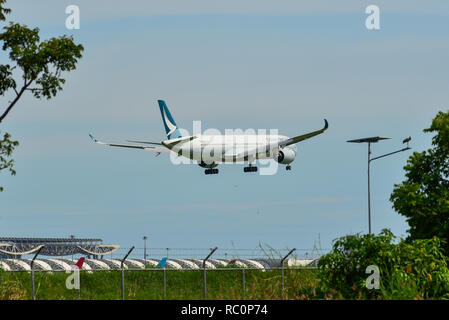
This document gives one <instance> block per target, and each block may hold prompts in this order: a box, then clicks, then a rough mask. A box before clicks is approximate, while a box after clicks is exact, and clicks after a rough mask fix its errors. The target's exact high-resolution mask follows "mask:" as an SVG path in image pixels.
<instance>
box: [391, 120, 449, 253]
mask: <svg viewBox="0 0 449 320" xmlns="http://www.w3.org/2000/svg"><path fill="white" fill-rule="evenodd" d="M424 132H429V133H432V132H434V133H436V135H435V136H434V137H433V138H432V146H433V147H432V148H431V149H429V150H427V151H423V152H420V153H419V152H414V153H413V154H412V155H411V156H410V158H409V159H408V161H407V164H406V165H405V167H404V170H405V171H406V180H405V181H404V182H402V183H401V184H397V185H395V187H394V190H393V192H392V194H391V196H390V200H391V201H392V202H393V208H394V209H395V210H396V211H397V212H398V213H399V214H401V215H403V216H405V217H406V218H407V222H408V224H409V226H410V229H409V230H408V231H409V233H410V236H409V237H408V240H410V241H412V240H415V239H429V238H432V237H433V236H437V237H439V238H441V239H445V240H446V245H445V252H446V255H449V246H448V245H447V243H448V241H449V111H447V112H439V113H438V114H437V116H436V117H435V118H434V119H433V121H432V125H431V126H430V128H428V129H425V130H424Z"/></svg>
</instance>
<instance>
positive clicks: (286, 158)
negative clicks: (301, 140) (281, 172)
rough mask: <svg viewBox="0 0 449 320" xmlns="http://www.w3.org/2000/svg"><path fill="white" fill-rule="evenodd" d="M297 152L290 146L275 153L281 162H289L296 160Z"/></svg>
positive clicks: (275, 157)
mask: <svg viewBox="0 0 449 320" xmlns="http://www.w3.org/2000/svg"><path fill="white" fill-rule="evenodd" d="M295 157H296V152H295V150H293V149H290V148H284V149H280V150H279V151H278V153H276V154H275V155H274V160H275V161H277V162H279V163H281V164H289V163H292V162H293V160H295Z"/></svg>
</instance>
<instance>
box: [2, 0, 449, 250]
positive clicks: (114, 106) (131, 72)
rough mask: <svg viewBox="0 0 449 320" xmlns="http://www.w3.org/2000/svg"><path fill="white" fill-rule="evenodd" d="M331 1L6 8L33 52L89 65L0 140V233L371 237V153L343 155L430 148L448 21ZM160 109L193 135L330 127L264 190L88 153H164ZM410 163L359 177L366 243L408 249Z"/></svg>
mask: <svg viewBox="0 0 449 320" xmlns="http://www.w3.org/2000/svg"><path fill="white" fill-rule="evenodd" d="M334 2H335V1H314V2H313V4H298V3H297V1H280V2H272V1H271V2H268V1H257V2H256V1H252V0H251V1H247V2H244V3H241V2H237V1H227V2H214V1H200V0H197V1H190V2H189V1H165V2H162V1H152V2H148V1H135V2H133V3H132V4H129V3H128V4H127V5H126V6H125V5H124V4H116V5H111V4H110V2H105V1H96V2H94V3H91V2H90V1H52V0H45V1H44V0H42V1H39V4H37V3H35V2H32V3H30V2H29V1H24V0H22V1H14V2H12V1H10V3H8V5H9V6H10V7H11V8H12V9H13V15H11V19H12V20H14V21H19V22H22V23H26V24H28V25H29V26H39V27H40V28H41V33H42V38H43V39H44V38H48V37H50V36H56V35H62V34H73V36H74V37H75V39H76V41H77V42H80V43H82V44H83V45H84V47H85V51H84V57H83V58H82V60H81V61H80V63H79V67H78V69H77V70H76V71H75V72H72V73H71V74H68V75H66V78H67V83H66V85H65V86H64V90H63V91H62V92H61V93H60V94H59V95H58V96H57V97H56V98H55V99H52V100H50V101H45V100H43V101H38V100H35V99H33V98H32V97H31V96H27V97H25V98H24V99H22V100H21V101H20V103H19V104H18V105H17V107H16V108H15V109H14V110H13V112H12V113H11V114H10V115H9V116H8V118H7V119H6V121H5V122H4V123H3V124H2V127H1V130H2V131H8V132H10V133H11V134H12V135H13V137H14V138H15V139H17V140H19V141H20V143H21V145H20V147H18V148H17V150H16V152H15V153H14V158H15V160H16V170H17V175H16V176H14V177H11V176H9V175H7V174H5V173H1V174H0V183H1V184H2V185H4V186H5V187H6V188H5V191H4V192H3V193H1V194H0V234H1V235H3V236H36V237H43V236H54V237H65V236H69V235H71V234H74V235H76V236H78V237H100V238H102V239H103V240H104V241H105V242H108V243H114V244H120V245H122V246H124V247H125V246H131V245H137V246H141V242H142V241H141V238H142V236H143V235H148V236H149V238H150V246H151V247H212V246H215V245H217V246H219V247H230V246H231V244H232V245H233V246H235V247H239V248H253V247H256V246H257V245H258V243H259V242H263V243H266V244H268V245H270V246H272V247H277V248H285V247H297V248H311V247H313V245H314V242H315V241H317V240H318V238H319V239H320V240H321V246H322V247H323V248H329V247H330V246H331V243H332V240H333V239H335V238H337V237H338V236H342V235H345V234H350V233H356V232H363V233H364V232H367V230H368V226H367V195H366V146H365V145H353V144H348V143H346V142H345V141H346V140H349V139H352V138H359V137H365V136H376V135H382V136H388V137H391V138H392V139H391V140H388V141H385V142H381V143H379V144H378V145H374V146H373V155H374V156H375V155H380V154H383V153H387V152H390V151H393V150H396V149H397V148H400V147H401V142H402V139H403V138H405V137H408V136H409V135H411V136H412V137H413V140H412V143H411V145H412V147H413V150H415V151H422V150H424V149H426V148H428V147H429V146H430V140H431V136H429V135H427V134H424V133H423V132H422V129H424V128H426V127H428V126H429V125H430V121H431V119H432V118H433V117H434V116H435V114H436V113H437V112H438V111H439V110H447V108H448V103H447V101H448V98H449V92H448V91H447V75H448V71H449V65H448V63H447V57H448V53H449V41H448V40H449V37H448V33H449V19H448V15H449V5H448V4H447V1H431V2H429V3H426V4H422V5H421V4H420V3H421V2H418V1H395V3H394V4H391V3H390V2H387V1H377V3H376V2H366V1H342V2H339V4H338V5H337V4H335V3H334ZM311 3H312V2H311ZM69 4H77V5H78V6H79V7H80V11H81V29H80V30H67V29H66V28H65V19H66V14H65V7H66V6H67V5H69ZM368 4H377V5H379V7H380V10H381V29H380V30H378V31H368V30H367V29H366V28H365V18H366V14H365V13H364V9H365V7H366V6H367V5H368ZM0 61H1V62H4V61H5V56H1V57H0ZM161 98H162V99H165V100H166V101H167V104H168V106H169V108H170V110H171V112H172V115H173V117H174V118H175V120H176V121H177V123H178V124H179V125H180V126H181V127H184V128H186V129H188V130H192V121H193V120H201V121H202V127H203V129H205V128H217V129H219V130H222V131H223V132H224V130H225V129H233V128H241V129H246V128H256V129H257V128H262V129H271V128H275V129H279V132H280V134H284V135H288V136H294V135H298V134H301V133H306V132H308V131H312V130H317V129H319V128H321V127H322V125H323V118H326V119H328V121H329V125H330V127H329V130H328V131H326V133H325V134H323V135H320V136H318V137H315V138H313V139H311V140H308V141H305V142H303V143H300V144H299V145H298V148H299V156H298V157H297V158H296V160H295V162H293V164H292V167H293V170H292V171H290V172H285V170H280V171H279V172H278V174H277V175H275V176H259V175H250V174H244V173H243V166H242V165H235V166H230V165H224V166H222V167H221V168H220V174H219V175H216V176H205V175H204V173H203V169H201V168H200V167H198V166H192V165H187V166H174V165H172V164H171V163H170V161H169V158H168V157H167V156H164V155H162V156H160V157H158V158H155V157H154V155H153V154H151V153H147V152H140V151H134V150H127V149H124V150H122V149H113V148H103V147H101V146H98V145H94V144H92V143H91V141H90V139H89V138H88V136H87V134H88V133H89V132H92V133H93V134H94V135H96V136H98V137H99V138H101V139H103V140H106V141H117V142H124V140H126V139H147V140H162V139H163V138H164V131H163V125H162V122H161V119H160V114H159V110H158V107H157V103H156V100H157V99H161ZM5 99H7V97H4V98H2V101H5ZM3 105H4V103H3ZM409 155H410V153H409V152H408V153H401V154H398V155H395V156H392V157H389V158H385V159H382V160H378V161H376V162H373V164H372V200H373V201H372V223H373V231H374V232H376V233H377V232H379V231H380V230H381V229H382V228H390V229H391V230H392V231H393V232H394V233H395V234H396V235H398V236H405V234H406V229H407V225H406V223H405V221H404V219H403V218H402V217H401V216H399V215H398V214H397V213H395V212H394V211H393V209H392V208H391V203H390V202H389V201H388V199H389V195H390V193H391V191H392V189H393V185H394V184H395V183H399V182H401V181H402V179H403V175H404V172H403V170H402V167H403V166H404V164H405V162H406V159H407V158H408V156H409Z"/></svg>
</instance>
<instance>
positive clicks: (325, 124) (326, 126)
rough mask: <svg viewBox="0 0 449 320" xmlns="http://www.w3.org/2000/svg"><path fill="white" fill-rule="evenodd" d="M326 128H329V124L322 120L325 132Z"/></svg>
mask: <svg viewBox="0 0 449 320" xmlns="http://www.w3.org/2000/svg"><path fill="white" fill-rule="evenodd" d="M327 128H329V123H328V122H327V120H326V119H324V130H326V129H327Z"/></svg>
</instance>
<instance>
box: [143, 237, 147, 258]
mask: <svg viewBox="0 0 449 320" xmlns="http://www.w3.org/2000/svg"><path fill="white" fill-rule="evenodd" d="M143 261H145V265H146V261H147V236H144V237H143Z"/></svg>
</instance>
